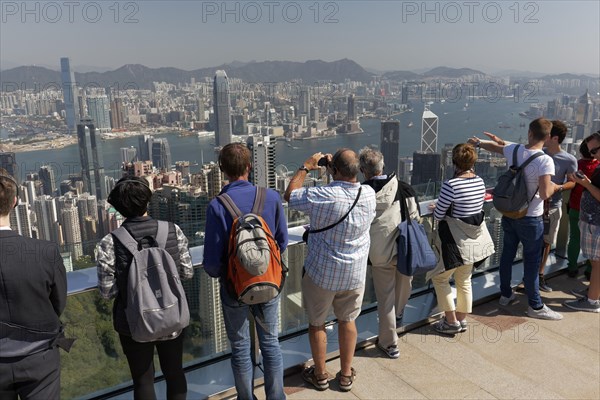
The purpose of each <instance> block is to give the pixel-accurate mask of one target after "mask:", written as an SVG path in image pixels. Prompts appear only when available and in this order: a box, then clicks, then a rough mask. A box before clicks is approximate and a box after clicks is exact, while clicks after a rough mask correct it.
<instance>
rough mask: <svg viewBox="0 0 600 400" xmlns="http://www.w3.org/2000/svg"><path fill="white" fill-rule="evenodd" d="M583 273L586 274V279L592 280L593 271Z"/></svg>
mask: <svg viewBox="0 0 600 400" xmlns="http://www.w3.org/2000/svg"><path fill="white" fill-rule="evenodd" d="M583 275H585V279H587V280H588V281H589V280H590V278H591V277H592V271H587V270H586V271H585V272H584V273H583Z"/></svg>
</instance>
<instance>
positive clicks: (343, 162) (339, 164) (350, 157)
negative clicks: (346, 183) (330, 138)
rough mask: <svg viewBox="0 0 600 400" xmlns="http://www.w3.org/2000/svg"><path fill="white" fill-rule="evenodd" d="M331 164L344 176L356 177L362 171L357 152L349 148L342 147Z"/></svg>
mask: <svg viewBox="0 0 600 400" xmlns="http://www.w3.org/2000/svg"><path fill="white" fill-rule="evenodd" d="M331 166H332V167H333V168H334V169H335V170H336V171H337V172H338V173H339V174H340V175H342V176H343V177H344V178H356V176H357V175H358V173H359V172H360V161H359V160H358V157H357V156H356V153H355V152H354V151H353V150H351V149H348V148H341V149H339V150H338V151H336V152H335V154H334V155H333V158H332V159H331Z"/></svg>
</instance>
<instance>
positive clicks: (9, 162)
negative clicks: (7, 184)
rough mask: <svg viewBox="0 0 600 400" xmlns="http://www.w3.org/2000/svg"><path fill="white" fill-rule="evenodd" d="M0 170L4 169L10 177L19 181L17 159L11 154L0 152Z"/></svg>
mask: <svg viewBox="0 0 600 400" xmlns="http://www.w3.org/2000/svg"><path fill="white" fill-rule="evenodd" d="M0 168H4V169H5V170H6V171H7V172H8V173H9V174H10V175H12V176H13V177H14V178H15V179H16V180H17V181H19V175H18V173H19V171H18V167H17V159H16V158H15V153H13V152H0Z"/></svg>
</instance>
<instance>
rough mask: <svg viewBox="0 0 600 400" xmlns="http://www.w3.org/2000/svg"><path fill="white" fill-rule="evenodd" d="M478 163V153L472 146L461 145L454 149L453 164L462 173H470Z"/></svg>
mask: <svg viewBox="0 0 600 400" xmlns="http://www.w3.org/2000/svg"><path fill="white" fill-rule="evenodd" d="M475 161H477V152H476V151H475V149H474V148H473V146H471V145H470V144H466V143H461V144H457V145H456V146H454V148H453V149H452V163H453V164H454V165H455V166H456V168H457V169H459V170H461V171H468V170H470V169H471V168H473V166H474V165H475Z"/></svg>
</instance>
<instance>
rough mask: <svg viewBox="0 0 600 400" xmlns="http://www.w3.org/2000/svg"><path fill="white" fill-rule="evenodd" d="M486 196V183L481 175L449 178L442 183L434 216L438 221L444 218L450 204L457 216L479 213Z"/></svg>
mask: <svg viewBox="0 0 600 400" xmlns="http://www.w3.org/2000/svg"><path fill="white" fill-rule="evenodd" d="M484 198H485V184H484V183H483V180H482V179H481V178H480V177H478V176H476V177H473V178H452V179H449V180H447V181H445V182H444V183H443V185H442V190H441V191H440V197H439V198H438V201H437V204H436V206H435V212H434V214H433V216H434V218H435V219H436V220H438V221H440V220H442V219H444V216H445V215H446V212H447V211H448V208H450V205H452V215H451V216H452V217H455V218H463V217H468V216H470V215H475V214H479V213H480V212H481V210H482V208H483V200H484Z"/></svg>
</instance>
